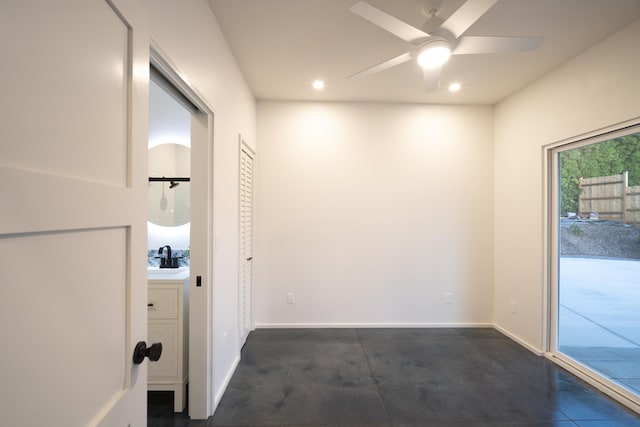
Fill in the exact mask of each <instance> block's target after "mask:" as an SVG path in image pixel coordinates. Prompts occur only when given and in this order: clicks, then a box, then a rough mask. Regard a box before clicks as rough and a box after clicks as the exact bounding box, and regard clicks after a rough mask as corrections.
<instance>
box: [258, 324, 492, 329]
mask: <svg viewBox="0 0 640 427" xmlns="http://www.w3.org/2000/svg"><path fill="white" fill-rule="evenodd" d="M255 327H256V329H293V328H300V329H313V328H493V327H494V325H493V324H492V323H257V324H256V325H255Z"/></svg>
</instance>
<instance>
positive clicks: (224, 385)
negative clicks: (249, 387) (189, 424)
mask: <svg viewBox="0 0 640 427" xmlns="http://www.w3.org/2000/svg"><path fill="white" fill-rule="evenodd" d="M239 363H240V355H238V356H237V357H236V358H235V360H234V361H233V364H232V365H231V368H229V372H227V375H226V376H225V377H224V381H223V382H222V386H221V387H220V389H219V390H217V391H216V394H215V396H214V400H213V412H212V414H214V413H215V412H216V409H217V408H218V404H219V403H220V399H222V395H223V394H224V392H225V391H226V390H227V386H228V385H229V382H230V381H231V377H233V374H234V372H235V371H236V368H237V367H238V364H239Z"/></svg>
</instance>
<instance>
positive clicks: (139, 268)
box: [0, 0, 149, 427]
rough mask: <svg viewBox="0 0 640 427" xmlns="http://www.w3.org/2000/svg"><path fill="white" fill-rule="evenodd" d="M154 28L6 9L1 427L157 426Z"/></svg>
mask: <svg viewBox="0 0 640 427" xmlns="http://www.w3.org/2000/svg"><path fill="white" fill-rule="evenodd" d="M146 25H147V24H146V22H145V20H144V13H143V12H142V11H141V10H140V8H139V7H138V5H137V4H136V3H135V0H110V1H105V0H58V1H50V0H33V1H23V0H2V1H1V2H0V52H2V63H3V65H2V67H1V68H0V81H2V96H1V97H0V120H1V125H0V337H2V346H1V349H0V378H1V379H2V380H1V381H0V396H2V398H1V399H0V425H3V426H45V425H46V426H86V425H99V426H118V427H122V426H124V427H127V426H145V425H146V407H145V406H146V405H145V399H146V380H147V378H146V376H147V374H146V373H147V367H146V364H147V363H148V362H147V361H145V362H143V364H141V365H136V364H134V363H133V360H132V359H133V357H132V356H133V350H134V347H135V345H136V343H137V342H138V341H145V339H146V332H147V331H146V305H145V304H146V256H147V255H146V250H147V249H146V202H145V200H146V188H147V187H146V186H147V184H146V144H147V143H146V132H147V102H148V101H147V90H148V89H147V88H148V64H149V54H148V51H149V40H148V31H147V29H146Z"/></svg>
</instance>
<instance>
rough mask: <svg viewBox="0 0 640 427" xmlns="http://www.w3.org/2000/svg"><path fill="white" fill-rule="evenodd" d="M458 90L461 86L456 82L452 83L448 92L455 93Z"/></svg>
mask: <svg viewBox="0 0 640 427" xmlns="http://www.w3.org/2000/svg"><path fill="white" fill-rule="evenodd" d="M460 89H462V85H461V84H460V83H458V82H454V83H451V84H450V85H449V92H457V91H459V90H460Z"/></svg>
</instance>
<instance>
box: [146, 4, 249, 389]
mask: <svg viewBox="0 0 640 427" xmlns="http://www.w3.org/2000/svg"><path fill="white" fill-rule="evenodd" d="M142 3H143V5H144V6H145V9H146V10H147V13H148V15H149V18H150V24H151V36H152V38H153V40H154V42H155V43H156V44H157V45H158V46H159V47H160V49H161V50H162V51H163V52H164V53H165V54H166V55H167V56H168V59H169V60H170V61H171V62H172V63H173V64H174V65H175V66H176V67H177V68H178V70H179V71H180V72H181V73H182V74H183V75H184V76H185V77H186V78H187V79H188V81H189V82H190V83H191V85H192V86H193V87H194V88H195V89H196V90H197V91H198V92H199V93H200V95H201V96H202V97H203V98H204V100H205V101H206V102H207V103H208V104H209V105H210V106H211V107H212V108H213V110H214V112H215V123H214V165H213V169H214V170H213V172H214V177H213V180H214V200H213V202H214V230H213V231H214V232H217V233H220V245H219V247H218V248H219V250H218V251H216V252H215V253H214V264H213V267H214V275H213V285H214V286H213V295H214V307H213V319H212V322H213V328H214V342H213V349H214V357H213V362H212V363H213V370H214V383H215V384H214V385H215V390H214V393H215V394H216V395H219V394H220V392H221V391H222V387H223V385H224V381H225V380H226V379H227V378H228V376H229V375H230V374H231V373H232V368H233V367H234V364H235V363H236V361H237V358H238V357H239V344H238V343H239V334H238V331H239V327H238V312H237V307H238V304H237V301H238V151H239V149H238V134H239V133H242V134H243V135H244V136H245V139H246V141H247V142H248V143H249V144H251V145H254V144H255V141H256V137H255V99H254V97H253V95H252V94H251V91H250V89H249V87H248V85H247V83H246V82H245V80H244V77H243V75H242V72H241V71H240V69H239V67H238V65H237V63H236V62H235V60H234V58H233V55H232V54H231V51H230V49H229V47H228V45H227V42H226V40H225V38H224V36H223V35H222V33H221V31H220V28H219V26H218V24H217V22H216V20H215V17H214V16H213V13H212V12H211V10H210V8H209V6H208V4H207V3H206V1H205V0H189V1H178V0H142ZM254 148H255V147H254ZM202 339H203V340H205V339H206V337H202Z"/></svg>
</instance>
